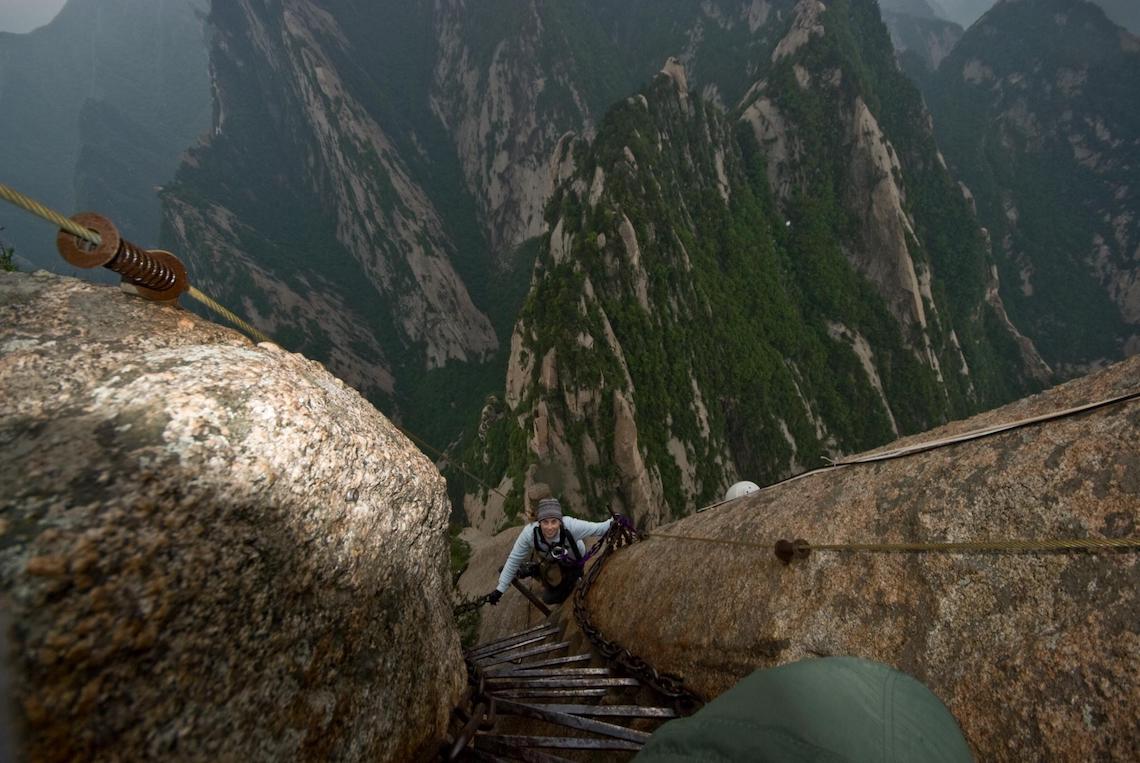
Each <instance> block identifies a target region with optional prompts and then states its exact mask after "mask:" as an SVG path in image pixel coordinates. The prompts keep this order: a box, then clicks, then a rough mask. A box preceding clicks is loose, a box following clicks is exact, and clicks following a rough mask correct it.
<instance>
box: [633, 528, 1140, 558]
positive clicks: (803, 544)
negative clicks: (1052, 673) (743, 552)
mask: <svg viewBox="0 0 1140 763" xmlns="http://www.w3.org/2000/svg"><path fill="white" fill-rule="evenodd" d="M646 537H650V538H667V539H669V540H688V541H696V542H700V543H720V544H722V545H726V546H740V547H744V548H753V549H762V550H764V551H771V550H772V548H773V544H770V543H769V544H765V543H749V542H748V541H742V540H726V539H723V538H701V537H697V536H693V535H672V534H665V533H658V532H655V533H653V534H652V535H649V536H646ZM795 546H796V547H797V548H801V549H805V550H808V551H835V552H848V551H851V552H857V551H865V552H873V553H900V552H934V553H950V554H953V553H966V552H971V551H1023V552H1024V551H1098V550H1108V549H1140V537H1130V538H1071V539H1063V540H975V541H962V542H958V543H819V544H815V543H808V542H807V541H796V542H795Z"/></svg>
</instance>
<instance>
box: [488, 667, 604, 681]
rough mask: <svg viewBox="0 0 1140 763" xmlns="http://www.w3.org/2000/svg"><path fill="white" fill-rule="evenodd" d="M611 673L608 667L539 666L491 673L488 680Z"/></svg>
mask: <svg viewBox="0 0 1140 763" xmlns="http://www.w3.org/2000/svg"><path fill="white" fill-rule="evenodd" d="M608 675H613V673H612V671H611V670H610V669H609V668H540V669H537V670H529V669H528V670H522V669H520V670H512V671H511V672H510V673H492V674H490V675H488V676H487V680H488V681H500V680H502V679H504V678H550V677H552V676H567V677H570V676H608Z"/></svg>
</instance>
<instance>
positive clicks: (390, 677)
mask: <svg viewBox="0 0 1140 763" xmlns="http://www.w3.org/2000/svg"><path fill="white" fill-rule="evenodd" d="M0 386H2V387H3V389H4V395H3V399H2V401H0V486H2V487H0V602H2V607H0V608H2V609H3V611H4V612H5V613H7V615H8V617H9V622H10V626H11V629H10V632H9V634H8V638H9V642H10V645H11V654H12V661H11V664H10V670H11V673H12V675H11V685H12V689H13V695H14V698H15V704H16V718H17V725H18V726H19V727H20V730H21V732H22V734H21V735H22V738H23V749H24V751H25V754H26V755H27V757H28V758H30V759H34V760H76V759H100V758H103V759H135V760H138V759H156V758H159V759H161V758H167V759H173V758H176V759H181V760H220V759H229V760H234V759H252V760H266V759H333V758H335V759H343V760H365V759H366V760H377V759H380V760H406V759H409V758H410V757H411V756H413V755H414V754H415V753H416V751H417V750H421V749H422V748H424V746H425V745H430V744H432V743H433V742H434V740H435V739H436V738H438V735H439V734H440V733H441V731H442V729H443V727H444V724H445V723H446V719H447V714H448V712H449V711H450V708H451V707H452V705H453V703H454V701H455V700H456V698H457V695H458V693H459V691H460V690H461V688H462V685H463V667H462V662H461V658H460V653H459V643H458V636H457V633H456V630H455V627H454V624H453V621H452V619H451V613H450V609H449V608H450V595H449V592H448V590H447V589H448V585H447V570H446V557H447V554H446V551H445V549H446V539H445V527H446V521H447V514H448V505H447V499H446V495H445V490H444V482H443V479H442V478H441V477H440V476H439V474H438V472H437V471H436V470H435V468H434V467H433V466H432V465H431V463H430V462H429V461H428V460H427V459H425V458H424V457H423V456H422V455H421V454H420V453H419V452H418V451H417V450H416V449H415V448H414V447H413V446H412V445H411V443H409V442H408V441H407V440H406V439H405V438H404V437H403V436H402V435H401V434H400V433H399V432H398V431H397V430H396V429H395V428H394V427H393V426H392V425H391V424H390V423H389V422H388V421H387V420H386V419H385V418H383V417H382V416H381V415H380V414H379V413H378V412H377V411H376V410H375V409H374V408H372V407H371V406H370V405H369V404H368V403H367V402H365V401H364V400H363V399H362V398H361V397H360V395H359V394H358V393H356V392H355V391H353V390H351V389H349V388H347V387H346V386H344V385H343V384H342V383H341V382H340V381H339V380H337V379H335V378H334V377H332V376H331V375H329V374H328V372H326V371H325V369H324V368H323V367H321V366H320V365H319V364H317V363H313V362H311V361H308V360H306V359H304V358H302V357H300V356H298V355H291V354H288V353H285V352H283V351H282V350H280V349H278V348H277V347H276V346H274V345H269V344H263V345H258V346H252V345H250V343H249V342H248V341H246V340H245V339H244V338H242V337H241V336H239V335H237V334H235V333H234V332H231V331H229V330H226V329H222V328H220V327H218V326H215V325H213V324H210V323H208V322H205V321H203V320H201V319H199V318H196V317H195V316H193V315H191V314H189V313H186V312H185V311H183V310H180V309H178V308H175V307H164V306H159V305H155V304H150V303H145V302H142V301H140V300H137V299H134V298H131V297H128V296H126V295H123V294H120V293H118V292H117V291H115V290H112V289H109V288H105V287H94V286H90V285H86V284H82V283H80V282H78V281H74V280H71V279H61V278H57V277H54V276H49V275H47V274H36V275H32V276H28V275H20V274H7V273H0Z"/></svg>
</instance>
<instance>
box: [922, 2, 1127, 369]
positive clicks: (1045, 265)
mask: <svg viewBox="0 0 1140 763" xmlns="http://www.w3.org/2000/svg"><path fill="white" fill-rule="evenodd" d="M1133 39H1134V38H1132V37H1131V35H1129V34H1128V33H1127V32H1125V31H1123V30H1121V29H1120V28H1118V27H1116V26H1115V25H1114V24H1112V23H1111V22H1110V21H1109V20H1108V19H1106V18H1105V16H1104V14H1103V13H1102V12H1101V10H1100V9H1099V8H1098V7H1097V6H1095V5H1093V4H1091V3H1087V2H1075V0H1025V1H1024V2H1020V3H1002V4H999V5H997V6H995V7H994V8H993V9H992V10H991V11H990V12H989V13H987V14H986V15H985V16H984V17H983V18H982V19H980V20H979V21H978V23H977V24H976V25H975V26H974V27H972V28H971V29H970V30H969V31H968V32H967V33H966V35H965V36H964V37H963V38H962V40H961V42H960V43H959V44H958V46H957V47H956V48H955V50H954V52H953V54H952V55H951V56H950V57H948V58H947V59H946V60H945V61H944V62H943V64H942V67H941V68H940V70H939V72H938V74H937V76H936V77H934V78H933V79H929V81H928V84H926V85H925V87H926V98H927V101H928V102H929V103H930V105H931V109H932V110H933V111H934V115H935V126H936V129H937V130H938V136H939V140H940V144H941V145H942V147H943V149H944V152H945V155H946V158H947V160H948V161H949V163H950V165H951V166H952V168H953V169H954V171H955V172H956V174H958V175H959V176H960V177H961V179H962V180H963V181H964V182H965V183H966V184H967V185H968V186H969V188H970V191H971V192H972V194H973V196H974V197H975V200H976V204H977V210H978V217H979V218H980V219H981V221H982V222H983V224H984V225H985V226H986V228H987V229H988V231H989V235H990V236H991V237H992V240H993V242H994V248H995V250H996V252H995V254H996V255H997V264H998V270H999V273H1000V276H1001V282H1002V285H1003V287H1002V292H1001V296H1002V299H1003V300H1004V301H1005V303H1006V306H1007V308H1008V310H1009V313H1010V317H1011V318H1012V320H1013V321H1014V322H1016V323H1017V324H1018V325H1019V326H1021V327H1022V330H1023V331H1024V332H1025V333H1026V334H1027V335H1028V336H1029V337H1030V338H1031V339H1033V341H1034V342H1035V343H1036V344H1037V346H1038V347H1039V348H1040V349H1041V352H1042V355H1043V356H1044V358H1045V360H1047V361H1048V362H1049V363H1050V364H1051V365H1053V366H1054V367H1055V368H1057V369H1058V370H1059V371H1060V372H1061V373H1062V374H1064V375H1066V376H1067V375H1073V374H1077V373H1081V372H1082V370H1085V369H1088V368H1089V367H1096V366H1099V365H1101V364H1103V363H1105V362H1107V361H1109V360H1111V359H1114V358H1119V357H1122V356H1124V355H1128V354H1132V353H1135V352H1138V351H1140V338H1138V333H1137V332H1138V328H1137V326H1138V325H1140V285H1138V282H1137V280H1136V262H1137V261H1140V227H1138V226H1140V220H1138V219H1137V216H1136V214H1135V212H1134V209H1135V206H1136V204H1135V192H1136V191H1135V189H1136V188H1137V187H1138V184H1140V179H1138V178H1137V168H1138V167H1140V153H1138V152H1140V137H1138V136H1140V120H1138V119H1137V118H1136V115H1135V114H1133V113H1132V112H1130V111H1129V110H1127V109H1125V110H1121V109H1119V108H1118V105H1119V103H1120V97H1121V95H1120V94H1122V93H1123V92H1125V90H1127V89H1128V88H1129V87H1130V83H1132V82H1135V81H1136V78H1137V76H1140V45H1135V44H1133V45H1131V46H1130V45H1129V44H1128V41H1129V40H1133Z"/></svg>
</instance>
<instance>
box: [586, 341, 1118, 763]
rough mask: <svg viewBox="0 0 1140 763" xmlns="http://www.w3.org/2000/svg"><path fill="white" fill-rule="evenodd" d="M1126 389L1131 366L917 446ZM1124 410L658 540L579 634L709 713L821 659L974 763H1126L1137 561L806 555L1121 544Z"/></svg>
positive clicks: (630, 553) (703, 521)
mask: <svg viewBox="0 0 1140 763" xmlns="http://www.w3.org/2000/svg"><path fill="white" fill-rule="evenodd" d="M1138 389H1140V358H1133V359H1130V360H1129V361H1125V362H1122V363H1120V364H1118V365H1115V366H1112V367H1111V368H1109V369H1107V370H1106V371H1103V372H1100V373H1098V374H1097V375H1095V376H1091V377H1088V378H1085V379H1081V380H1078V381H1075V382H1071V383H1069V384H1066V385H1064V386H1061V387H1057V388H1055V389H1053V390H1050V391H1049V392H1047V393H1045V394H1042V395H1037V396H1034V397H1031V398H1027V399H1025V400H1022V401H1020V402H1017V403H1014V404H1012V405H1008V406H1006V407H1004V408H1001V409H998V410H995V411H992V412H990V413H987V414H983V415H980V416H976V417H974V418H971V419H969V420H966V421H959V422H955V423H954V424H951V425H949V426H946V427H943V428H942V429H939V430H935V431H932V432H928V433H926V434H924V435H920V436H917V437H911V438H908V439H904V440H901V441H899V442H898V443H897V444H898V445H907V444H913V443H916V442H920V441H927V440H933V439H936V438H939V437H941V436H944V435H948V434H955V433H961V432H965V431H969V430H973V429H977V428H981V427H985V426H989V425H992V424H997V423H1002V422H1009V421H1014V420H1020V419H1023V418H1027V417H1030V416H1035V415H1039V414H1043V413H1046V412H1049V411H1054V410H1061V409H1064V408H1068V407H1071V406H1076V405H1081V404H1084V403H1088V402H1092V401H1097V400H1103V399H1106V398H1110V397H1113V396H1116V395H1120V394H1123V393H1126V392H1130V391H1136V390H1138ZM1138 476H1140V402H1136V401H1133V402H1131V403H1125V404H1119V405H1116V406H1110V407H1106V408H1102V409H1099V410H1096V411H1093V412H1089V413H1085V414H1081V415H1078V416H1073V417H1069V418H1065V419H1061V420H1056V421H1052V422H1048V423H1043V424H1039V425H1035V426H1031V427H1028V428H1024V429H1020V430H1015V431H1011V432H1007V433H1002V434H999V435H995V436H992V437H989V438H985V439H981V440H976V441H972V442H968V443H963V444H958V445H952V446H948V447H945V448H941V449H937V450H932V451H928V452H925V453H921V454H918V455H913V456H910V457H906V458H902V459H897V460H891V461H887V462H882V463H878V464H874V465H863V466H853V467H848V468H844V469H838V470H832V471H827V472H822V473H819V474H815V475H811V476H808V477H805V478H802V479H800V480H797V481H795V482H792V483H789V484H786V485H779V486H776V487H773V488H770V489H768V490H765V491H762V492H760V493H756V494H752V495H749V496H747V497H745V498H742V499H739V500H737V501H735V502H733V503H731V504H727V505H723V506H721V507H719V508H716V509H713V510H710V511H708V512H706V513H702V514H698V515H696V516H693V517H689V518H686V519H684V520H681V521H680V522H677V523H674V524H672V525H668V526H665V527H662V528H660V532H661V533H662V534H663V535H664V534H673V535H685V536H692V537H698V538H713V539H724V540H730V541H738V542H739V541H744V542H751V543H756V544H758V546H759V547H758V548H741V547H738V546H728V545H718V544H712V543H706V542H698V541H690V540H677V539H670V538H665V537H656V538H654V537H650V538H649V539H648V540H647V541H645V542H642V543H638V544H635V545H634V546H632V547H631V548H629V549H628V550H625V551H622V552H620V553H619V554H618V555H617V556H616V557H615V558H614V559H613V560H611V561H610V562H609V563H608V565H607V567H606V569H605V571H604V572H603V573H602V575H601V577H600V578H599V580H598V581H597V582H596V583H595V585H594V588H593V591H592V593H591V596H590V602H589V604H590V610H591V613H592V615H593V618H594V622H595V623H596V624H597V625H599V626H600V627H601V629H602V630H603V632H604V633H605V634H606V636H607V637H608V638H610V639H614V640H616V641H618V642H619V643H621V644H623V645H624V646H627V647H630V648H631V649H633V650H634V651H635V652H636V653H638V654H639V655H640V656H642V657H644V658H646V659H647V660H648V661H649V662H650V663H651V664H653V665H654V666H655V667H656V668H657V669H658V670H667V671H673V672H676V673H679V674H681V675H682V676H684V678H685V680H686V682H687V683H688V684H690V685H691V686H692V688H694V689H696V690H697V691H699V692H701V693H704V694H706V695H709V696H712V695H716V694H719V693H720V692H722V691H724V690H726V689H727V688H729V687H730V686H731V685H732V684H733V683H734V682H735V681H736V680H738V679H740V678H742V677H743V676H745V675H747V674H748V673H750V672H751V671H752V670H753V669H755V668H760V667H767V666H772V665H777V664H782V663H786V662H791V661H794V660H798V659H802V658H806V657H811V656H825V655H854V656H859V657H864V658H868V659H874V660H879V661H882V662H885V663H888V664H890V665H893V666H895V667H897V668H899V669H901V670H903V671H906V672H907V673H910V674H911V675H914V676H915V677H917V678H918V679H919V680H921V681H922V682H924V683H925V684H926V685H927V686H929V687H930V688H931V689H932V690H933V691H934V693H935V694H937V695H938V696H939V697H940V698H941V699H942V700H943V701H944V702H945V703H946V704H947V706H948V707H949V708H950V710H951V711H952V712H953V713H954V715H955V716H956V717H957V719H958V721H959V722H960V724H961V725H962V728H963V730H964V732H965V734H966V736H967V738H968V739H969V741H970V744H971V745H972V746H973V748H974V752H975V753H976V755H977V756H978V758H979V759H980V760H995V759H1007V758H1017V759H1024V758H1026V757H1041V758H1043V759H1091V758H1095V759H1107V758H1113V759H1120V760H1124V759H1130V758H1131V757H1133V756H1134V754H1135V742H1136V733H1137V726H1136V719H1137V717H1138V714H1140V689H1138V687H1137V683H1136V655H1137V649H1138V648H1140V632H1138V623H1140V600H1138V598H1137V596H1138V593H1137V592H1138V591H1140V562H1138V559H1137V553H1136V552H1135V551H1134V550H1133V551H1128V552H1115V553H1099V554H1088V553H1030V554H1011V553H986V554H953V555H952V554H934V553H928V554H869V553H847V554H838V553H829V552H825V551H815V552H813V553H812V554H811V556H810V558H809V559H807V560H801V561H796V562H794V563H793V564H792V565H791V566H784V565H783V564H782V563H781V562H779V561H778V560H777V559H776V558H775V556H774V555H773V552H772V550H771V549H772V544H773V543H774V542H775V541H776V540H777V539H781V538H788V539H791V538H801V537H802V538H806V539H807V540H808V541H810V542H812V543H817V544H825V543H850V542H913V541H929V542H941V541H966V540H983V539H985V540H988V539H994V540H997V539H1038V540H1041V539H1064V538H1083V537H1135V536H1136V535H1137V534H1138V533H1137V522H1138V519H1140V479H1138Z"/></svg>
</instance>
